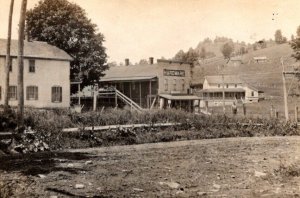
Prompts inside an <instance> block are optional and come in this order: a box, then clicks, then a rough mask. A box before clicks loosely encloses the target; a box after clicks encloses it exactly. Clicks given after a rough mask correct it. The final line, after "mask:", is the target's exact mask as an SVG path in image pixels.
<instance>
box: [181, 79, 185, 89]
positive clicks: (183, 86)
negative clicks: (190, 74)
mask: <svg viewBox="0 0 300 198" xmlns="http://www.w3.org/2000/svg"><path fill="white" fill-rule="evenodd" d="M181 86H182V87H181V88H182V91H184V88H185V84H184V79H182V80H181Z"/></svg>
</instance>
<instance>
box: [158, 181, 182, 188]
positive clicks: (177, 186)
mask: <svg viewBox="0 0 300 198" xmlns="http://www.w3.org/2000/svg"><path fill="white" fill-rule="evenodd" d="M159 184H160V185H167V186H169V187H170V188H172V189H177V188H179V186H180V184H178V183H176V182H159Z"/></svg>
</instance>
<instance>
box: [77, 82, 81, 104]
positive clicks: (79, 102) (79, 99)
mask: <svg viewBox="0 0 300 198" xmlns="http://www.w3.org/2000/svg"><path fill="white" fill-rule="evenodd" d="M78 104H79V105H80V104H81V98H80V83H79V84H78Z"/></svg>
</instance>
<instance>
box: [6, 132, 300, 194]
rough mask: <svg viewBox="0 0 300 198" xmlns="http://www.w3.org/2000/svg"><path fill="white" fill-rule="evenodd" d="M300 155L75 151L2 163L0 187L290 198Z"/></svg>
mask: <svg viewBox="0 0 300 198" xmlns="http://www.w3.org/2000/svg"><path fill="white" fill-rule="evenodd" d="M299 154H300V137H265V138H228V139H212V140H195V141H181V142H170V143H157V144H144V145H133V146H115V147H107V148H91V149H78V150H69V151H66V152H58V153H48V154H45V155H43V156H30V157H28V159H26V160H24V159H19V158H15V159H11V160H8V159H3V158H2V160H3V161H2V162H4V164H3V163H1V164H2V165H0V174H1V176H0V181H1V182H2V186H4V184H5V182H7V181H14V182H13V184H12V186H13V187H16V196H18V195H19V196H20V195H22V196H25V197H50V196H58V197H69V196H70V197H72V196H77V197H294V196H299V195H300V189H299V187H300V168H299V167H300V166H297V165H298V164H299V162H300V155H299ZM7 166H10V168H5V167H7ZM298 174H299V175H298ZM298 176H299V177H298ZM1 182H0V185H1ZM76 184H77V185H76ZM78 184H79V185H78ZM6 186H7V184H6ZM0 192H1V190H0ZM0 195H1V194H0ZM0 197H1V196H0Z"/></svg>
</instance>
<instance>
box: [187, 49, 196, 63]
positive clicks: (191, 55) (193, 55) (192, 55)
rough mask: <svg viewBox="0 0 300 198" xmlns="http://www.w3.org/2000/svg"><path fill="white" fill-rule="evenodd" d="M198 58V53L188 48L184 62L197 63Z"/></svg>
mask: <svg viewBox="0 0 300 198" xmlns="http://www.w3.org/2000/svg"><path fill="white" fill-rule="evenodd" d="M198 59H199V54H198V53H197V52H196V51H195V50H194V49H193V48H190V49H189V50H188V51H187V53H186V59H185V62H188V63H193V65H194V64H197V63H198Z"/></svg>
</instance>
